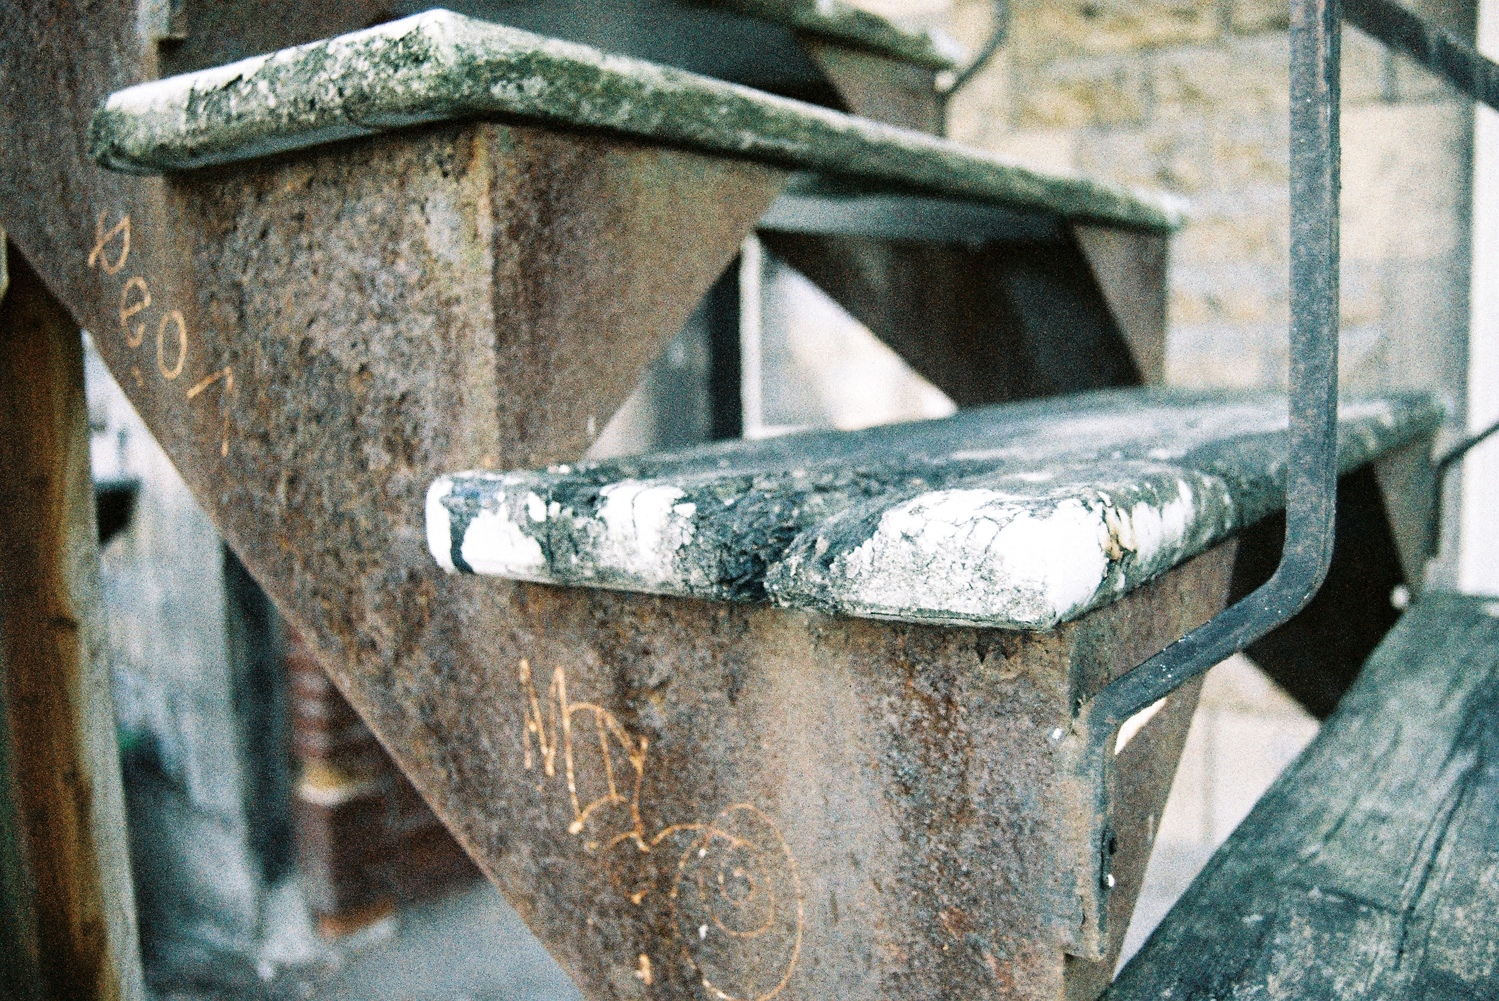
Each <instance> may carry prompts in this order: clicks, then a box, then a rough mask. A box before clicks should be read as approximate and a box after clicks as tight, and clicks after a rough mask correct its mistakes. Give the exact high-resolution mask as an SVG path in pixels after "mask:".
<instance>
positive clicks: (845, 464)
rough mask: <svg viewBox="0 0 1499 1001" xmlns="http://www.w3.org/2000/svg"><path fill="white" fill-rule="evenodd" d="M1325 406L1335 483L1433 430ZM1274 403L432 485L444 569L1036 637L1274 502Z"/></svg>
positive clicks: (1065, 410)
mask: <svg viewBox="0 0 1499 1001" xmlns="http://www.w3.org/2000/svg"><path fill="white" fill-rule="evenodd" d="M1440 419H1441V418H1440V410H1439V409H1438V408H1437V407H1436V406H1435V405H1434V404H1433V403H1431V402H1430V400H1429V399H1428V398H1427V397H1425V396H1417V395H1389V396H1383V397H1379V398H1371V399H1367V400H1363V401H1358V402H1349V403H1345V404H1344V406H1343V412H1342V422H1341V426H1340V441H1341V447H1340V454H1339V461H1340V464H1341V466H1342V468H1343V470H1344V471H1345V472H1347V471H1351V470H1353V469H1355V468H1357V467H1359V466H1362V465H1363V464H1365V463H1367V462H1369V461H1371V460H1372V459H1374V458H1377V457H1378V456H1380V455H1382V454H1385V453H1387V452H1389V451H1393V450H1395V449H1397V448H1399V447H1401V446H1403V445H1406V444H1409V443H1410V442H1412V441H1414V440H1416V439H1418V438H1420V437H1422V436H1425V435H1429V434H1431V433H1432V432H1433V431H1434V430H1435V429H1436V427H1437V426H1438V424H1439V422H1440ZM1285 426H1286V402H1285V397H1284V396H1282V395H1279V394H1275V393H1268V392H1246V393H1225V392H1221V391H1219V392H1186V391H1173V390H1160V389H1154V390H1122V391H1110V392H1103V393H1095V394H1087V395H1083V396H1077V397H1071V398H1063V399H1047V400H1041V401H1033V402H1029V403H1022V404H1009V405H1003V406H997V407H988V408H983V409H975V410H965V411H961V412H959V413H958V414H957V415H955V416H953V417H950V418H946V419H943V420H937V421H928V422H920V423H914V424H903V425H894V426H889V427H881V428H872V429H868V430H865V431H857V432H814V433H804V434H798V435H790V436H787V437H784V438H776V439H771V440H766V441H754V442H732V443H726V444H720V445H714V446H707V447H703V448H698V449H692V450H688V451H685V452H680V453H670V454H659V455H650V456H640V457H633V458H625V459H615V460H610V461H604V462H594V463H584V464H579V465H574V466H566V465H562V466H554V467H551V468H549V469H545V470H534V471H520V472H507V473H498V472H486V471H476V472H468V473H459V474H455V475H451V476H444V477H441V478H439V479H438V480H437V481H436V482H435V483H434V484H433V486H432V488H431V490H430V492H429V494H428V501H427V530H428V542H429V547H430V548H431V550H432V552H433V554H434V557H435V558H436V559H437V560H438V562H439V563H441V564H442V565H443V566H444V567H445V568H446V569H449V570H454V569H459V570H465V571H469V572H478V573H485V574H492V575H497V576H503V577H509V578H512V579H518V580H529V581H537V582H543V583H552V584H564V585H578V586H589V587H603V588H612V589H618V590H630V591H642V592H648V593H656V594H667V595H677V596H684V597H699V598H710V599H717V600H742V601H763V600H767V599H768V600H771V601H774V602H776V603H778V604H781V605H785V606H789V607H802V608H813V609H819V610H823V611H828V612H833V613H838V614H844V615H853V616H858V617H868V618H881V619H893V620H898V621H908V622H932V623H946V624H953V625H984V626H997V627H1003V628H1012V629H1030V630H1036V629H1050V628H1053V627H1055V626H1056V625H1058V624H1060V623H1062V622H1066V621H1070V620H1072V619H1075V618H1077V617H1079V616H1081V615H1082V614H1084V613H1085V612H1087V611H1089V610H1091V609H1094V608H1097V607H1100V606H1102V605H1105V604H1108V603H1109V602H1111V601H1114V600H1116V599H1117V598H1118V597H1119V596H1121V595H1122V594H1124V593H1126V592H1127V591H1129V590H1131V589H1132V588H1134V587H1136V586H1138V585H1139V584H1141V583H1143V582H1145V581H1147V580H1149V579H1151V578H1153V577H1155V576H1157V575H1159V574H1161V573H1163V572H1164V571H1166V570H1168V569H1170V568H1171V567H1173V566H1176V565H1178V564H1180V563H1182V562H1184V561H1185V560H1187V559H1188V558H1190V557H1192V556H1194V555H1196V554H1198V553H1201V552H1203V551H1205V550H1207V549H1208V548H1209V547H1211V546H1212V545H1214V544H1216V543H1217V542H1219V541H1222V540H1223V539H1225V538H1227V537H1228V536H1230V535H1232V534H1233V533H1234V532H1236V531H1238V530H1239V529H1241V528H1244V527H1246V526H1248V525H1250V524H1253V523H1254V522H1256V521H1258V520H1259V519H1261V518H1263V517H1265V516H1266V515H1269V514H1271V513H1273V512H1275V511H1277V510H1279V509H1280V507H1281V506H1282V503H1283V485H1282V484H1283V476H1284V464H1285V434H1284V429H1285Z"/></svg>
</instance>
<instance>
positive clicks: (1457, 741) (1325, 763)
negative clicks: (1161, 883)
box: [1106, 593, 1499, 1001]
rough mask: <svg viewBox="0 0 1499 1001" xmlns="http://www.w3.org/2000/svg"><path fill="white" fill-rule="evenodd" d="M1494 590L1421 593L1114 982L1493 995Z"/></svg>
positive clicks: (1136, 989) (1289, 991)
mask: <svg viewBox="0 0 1499 1001" xmlns="http://www.w3.org/2000/svg"><path fill="white" fill-rule="evenodd" d="M1496 755H1499V605H1496V604H1495V602H1494V601H1493V599H1491V598H1481V597H1471V596H1464V595H1456V594H1442V593H1429V594H1427V595H1424V596H1423V597H1422V598H1420V599H1419V600H1418V601H1417V602H1416V603H1415V604H1414V605H1412V607H1411V609H1410V610H1409V611H1408V612H1407V613H1406V615H1405V616H1404V617H1403V618H1402V619H1401V621H1400V622H1399V624H1398V625H1396V627H1395V629H1394V630H1393V631H1392V632H1391V633H1390V635H1389V636H1388V637H1387V638H1386V639H1385V641H1384V643H1383V644H1381V645H1380V647H1379V649H1378V650H1376V651H1375V653H1374V654H1373V656H1372V657H1370V659H1369V661H1368V663H1367V664H1366V665H1365V667H1364V670H1363V673H1362V675H1361V676H1360V678H1359V680H1358V682H1357V683H1356V684H1355V685H1354V687H1353V688H1352V689H1351V690H1350V691H1349V692H1348V694H1347V695H1346V696H1345V697H1344V699H1343V702H1342V704H1341V705H1340V706H1339V708H1338V710H1337V712H1336V713H1334V715H1333V716H1332V717H1331V718H1330V719H1328V721H1327V722H1326V723H1325V724H1324V725H1323V728H1322V731H1321V733H1320V734H1319V735H1318V737H1317V739H1316V740H1315V741H1313V743H1312V744H1311V746H1310V747H1308V748H1307V750H1306V751H1305V752H1304V753H1303V754H1302V755H1301V757H1300V758H1298V759H1297V760H1296V762H1295V763H1294V764H1292V766H1291V767H1290V768H1289V769H1287V771H1286V773H1285V774H1284V775H1282V776H1281V778H1280V779H1279V780H1278V781H1277V782H1276V784H1275V785H1274V786H1272V787H1271V789H1270V791H1269V792H1268V793H1266V794H1265V796H1264V798H1263V799H1262V800H1261V801H1260V803H1259V805H1258V806H1256V807H1255V809H1254V811H1253V812H1252V813H1251V814H1250V815H1249V817H1248V818H1247V819H1246V820H1245V821H1244V823H1243V824H1242V825H1241V826H1240V827H1239V829H1238V830H1237V831H1235V832H1234V834H1233V836H1232V837H1231V838H1229V840H1228V842H1227V843H1226V844H1224V846H1223V847H1222V848H1220V849H1219V850H1218V852H1217V854H1215V855H1214V857H1213V859H1212V861H1211V862H1209V864H1208V866H1207V868H1206V869H1205V870H1204V871H1203V873H1202V875H1201V876H1200V877H1199V878H1198V879H1197V881H1196V882H1195V883H1194V884H1193V885H1192V887H1191V888H1190V889H1189V890H1188V891H1187V893H1186V895H1185V896H1183V897H1182V899H1181V900H1180V901H1179V902H1178V903H1177V905H1176V907H1175V908H1173V909H1172V911H1171V913H1170V914H1169V915H1167V917H1166V919H1165V921H1164V922H1163V923H1162V924H1161V925H1160V926H1159V927H1158V928H1157V930H1156V932H1155V934H1154V935H1153V936H1152V937H1151V939H1150V940H1149V942H1147V943H1146V945H1145V947H1144V949H1143V950H1142V951H1141V952H1140V953H1139V955H1138V956H1136V958H1135V959H1134V960H1133V961H1132V962H1131V963H1130V964H1129V965H1128V966H1127V967H1126V968H1125V970H1124V971H1123V973H1122V974H1121V976H1120V979H1119V981H1118V982H1117V983H1116V984H1115V986H1114V988H1113V989H1112V990H1111V991H1110V993H1109V994H1107V995H1106V998H1107V999H1109V1001H1127V999H1133V998H1141V999H1144V998H1151V999H1155V998H1163V997H1174V998H1199V997H1215V998H1230V997H1233V998H1239V997H1264V998H1297V999H1309V1001H1324V999H1326V1001H1333V999H1338V1001H1341V999H1350V1001H1351V999H1353V998H1367V997H1377V998H1396V997H1420V998H1431V999H1438V998H1453V999H1456V998H1472V997H1493V996H1495V994H1496V993H1499V942H1496V940H1495V938H1494V934H1493V929H1494V928H1495V926H1496V922H1499V812H1496V806H1499V765H1496V761H1499V756H1496Z"/></svg>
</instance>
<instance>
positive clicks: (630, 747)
mask: <svg viewBox="0 0 1499 1001" xmlns="http://www.w3.org/2000/svg"><path fill="white" fill-rule="evenodd" d="M520 682H521V690H522V696H523V698H524V699H525V700H526V705H525V732H524V738H523V739H524V741H525V755H524V759H523V762H524V765H525V768H526V770H527V771H536V770H539V771H540V772H541V774H542V776H543V777H544V778H545V779H551V780H559V781H560V782H561V783H562V784H563V786H564V787H565V788H566V790H567V796H568V800H569V805H570V807H571V814H572V820H571V823H570V824H569V825H568V832H569V833H570V834H573V835H575V836H577V837H579V838H581V839H583V841H584V844H585V846H586V847H587V848H588V849H589V850H590V851H597V852H601V853H609V854H612V855H613V857H615V858H622V859H623V860H624V861H625V864H626V866H627V868H631V871H630V874H629V875H627V876H626V877H625V878H624V879H623V880H621V881H620V883H619V884H618V885H619V886H620V889H621V890H622V892H623V893H624V895H625V896H626V897H627V898H628V899H629V900H630V902H631V903H633V904H635V905H637V906H638V905H640V904H642V903H643V902H644V901H645V900H646V899H647V898H648V897H650V896H651V895H652V894H658V893H664V895H665V902H666V905H667V907H668V908H669V910H670V912H671V915H672V925H673V928H674V930H675V933H676V936H675V937H676V941H677V944H678V947H679V948H680V949H681V952H682V955H683V958H685V960H686V961H687V963H688V964H689V965H690V966H691V968H692V969H693V970H694V971H695V972H696V974H697V976H698V978H699V979H700V981H701V983H702V985H703V988H704V990H705V991H707V993H708V996H709V997H711V998H715V999H718V1001H769V999H770V998H773V997H775V996H776V995H777V994H779V993H780V992H781V991H782V990H783V989H785V987H786V984H787V983H788V982H789V981H790V980H791V974H792V973H793V971H794V970H795V969H796V962H797V958H798V957H799V956H800V954H801V944H802V927H803V920H804V914H803V901H802V888H801V878H800V875H799V874H798V872H797V865H796V858H795V857H794V856H793V855H792V853H791V849H790V848H789V847H788V846H787V844H786V839H785V838H784V837H783V836H782V835H781V831H780V828H778V827H777V826H776V824H775V822H774V821H773V820H771V819H770V817H768V816H766V815H765V814H764V813H763V812H762V811H760V810H759V809H757V808H756V807H754V806H753V805H751V804H749V803H736V804H733V805H731V806H728V807H726V808H724V809H723V810H721V811H719V813H718V814H717V815H716V816H715V817H714V818H713V819H712V820H711V821H695V822H691V823H683V824H671V825H668V826H666V827H663V828H661V829H660V830H656V831H654V832H652V831H651V830H650V829H649V827H648V826H647V825H646V823H645V821H644V820H643V818H642V814H641V802H640V797H641V789H642V787H643V786H644V784H645V781H646V777H647V775H648V773H649V759H648V755H649V752H650V744H649V742H648V741H647V740H646V739H645V738H643V737H636V736H635V735H633V734H631V733H630V732H629V730H627V729H626V728H625V727H624V726H623V725H622V724H621V723H620V721H619V720H618V718H616V717H615V716H614V714H613V713H611V712H609V711H608V710H607V709H604V708H603V707H602V706H599V705H596V704H594V703H592V702H574V701H572V699H571V697H570V696H569V695H568V690H567V675H566V672H565V671H564V670H563V669H562V668H560V667H559V668H557V669H556V670H554V671H553V672H552V676H551V679H550V681H549V683H548V686H547V690H546V695H545V697H542V696H541V695H540V694H539V693H538V692H537V689H536V684H535V681H534V680H533V678H532V674H531V665H530V663H529V662H528V661H525V660H522V661H521V662H520ZM662 853H667V855H668V859H671V858H674V859H675V864H674V865H672V864H670V862H668V864H667V865H665V866H661V867H656V866H648V865H635V866H633V867H629V863H630V861H631V860H632V859H633V860H634V861H636V862H642V861H644V860H646V859H647V858H650V857H653V856H655V857H658V856H660V855H661V854H662ZM662 873H664V875H661V874H662ZM652 874H656V875H652ZM668 881H669V884H670V885H665V884H666V883H667V882H668ZM637 962H638V968H637V971H636V976H637V977H639V978H640V979H641V980H643V981H644V982H645V983H646V984H647V985H649V984H650V983H651V980H652V976H653V974H652V964H651V959H650V957H649V956H648V955H645V954H642V955H640V956H639V957H638V961H637Z"/></svg>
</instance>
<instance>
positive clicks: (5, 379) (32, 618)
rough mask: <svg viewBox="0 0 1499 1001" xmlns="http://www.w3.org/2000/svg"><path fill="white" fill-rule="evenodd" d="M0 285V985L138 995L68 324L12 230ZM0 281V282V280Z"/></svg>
mask: <svg viewBox="0 0 1499 1001" xmlns="http://www.w3.org/2000/svg"><path fill="white" fill-rule="evenodd" d="M6 246H7V254H8V255H9V258H10V259H9V267H8V271H9V276H10V282H9V290H8V292H7V293H6V294H5V297H4V299H3V301H0V917H3V919H4V923H3V925H0V953H3V956H0V958H3V960H4V961H3V962H0V993H3V994H4V996H5V997H7V998H11V997H16V998H23V999H28V1001H30V999H36V1001H42V999H47V1001H51V999H54V998H56V999H63V998H67V999H73V998H79V999H87V1001H135V999H138V998H141V997H143V989H142V986H141V976H140V963H139V958H138V955H137V952H138V947H137V944H136V930H135V907H134V899H133V895H132V892H131V882H130V869H129V864H128V857H127V852H126V841H125V811H124V800H123V796H122V794H121V786H120V766H119V752H118V749H117V747H116V744H115V728H114V707H113V703H112V700H111V698H110V692H109V675H108V665H107V663H106V662H105V659H104V656H103V645H102V643H101V642H100V640H101V636H100V630H99V621H100V620H99V617H98V613H99V565H98V564H99V554H98V545H97V541H96V535H95V533H96V528H95V523H94V504H93V483H92V479H91V477H90V475H89V442H88V420H87V406H86V403H85V398H84V388H83V350H82V342H81V339H80V334H79V329H78V326H77V324H75V323H74V322H73V320H72V318H71V317H70V316H69V315H68V313H67V311H66V310H64V309H63V308H62V306H61V305H59V304H58V302H57V301H56V300H55V299H54V298H53V297H52V296H51V294H50V293H49V292H48V291H47V290H46V288H45V287H44V286H43V285H42V283H41V282H40V280H39V279H38V278H37V277H36V275H35V273H33V272H32V270H31V268H30V267H29V265H27V263H26V262H25V261H24V260H22V259H21V257H20V256H19V255H18V254H16V253H15V251H14V249H13V248H10V247H9V245H8V244H7V245H6ZM0 287H3V285H0Z"/></svg>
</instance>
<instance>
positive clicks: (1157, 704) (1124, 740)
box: [1114, 698, 1166, 755]
mask: <svg viewBox="0 0 1499 1001" xmlns="http://www.w3.org/2000/svg"><path fill="white" fill-rule="evenodd" d="M1165 707H1166V699H1164V698H1160V699H1156V700H1155V701H1154V702H1152V703H1151V704H1150V705H1148V706H1146V707H1145V708H1144V709H1141V710H1140V711H1139V712H1137V713H1135V714H1134V715H1133V716H1131V717H1130V718H1129V719H1127V720H1125V721H1124V725H1123V726H1121V727H1120V728H1119V735H1118V736H1116V737H1115V738H1114V753H1115V754H1116V755H1117V754H1122V753H1123V752H1124V747H1125V745H1126V744H1128V743H1129V742H1130V741H1132V740H1134V739H1135V736H1136V734H1138V733H1139V732H1140V731H1141V730H1143V729H1145V724H1146V723H1149V722H1150V721H1151V720H1152V719H1154V718H1155V714H1156V713H1158V712H1160V711H1161V710H1162V709H1164V708H1165Z"/></svg>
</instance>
